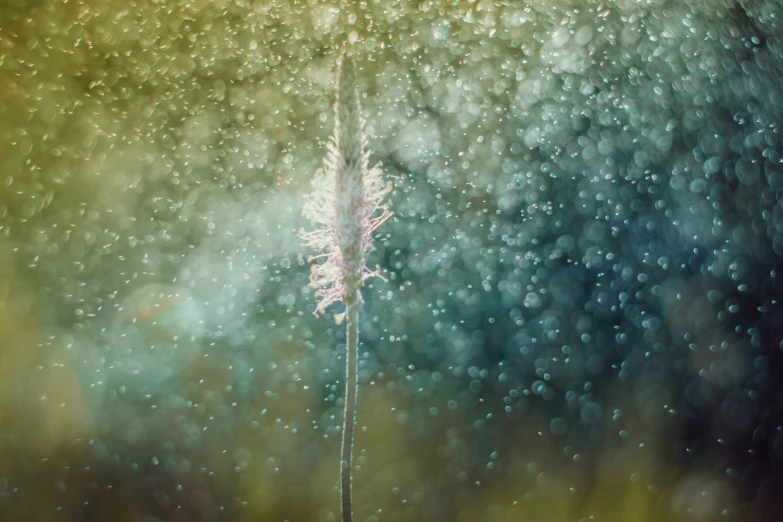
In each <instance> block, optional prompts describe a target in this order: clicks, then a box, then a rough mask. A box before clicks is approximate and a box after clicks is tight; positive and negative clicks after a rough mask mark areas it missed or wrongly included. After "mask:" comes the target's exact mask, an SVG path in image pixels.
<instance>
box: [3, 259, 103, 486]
mask: <svg viewBox="0 0 783 522" xmlns="http://www.w3.org/2000/svg"><path fill="white" fill-rule="evenodd" d="M0 343H1V344H0V425H2V426H4V431H5V433H4V437H3V442H4V444H3V445H4V446H6V448H5V449H6V451H8V450H9V449H12V450H13V451H14V452H18V451H20V450H24V451H26V452H30V453H31V454H33V455H39V456H45V455H47V454H49V453H50V452H52V451H53V450H55V449H57V448H58V447H60V446H61V445H63V444H69V443H73V442H74V441H76V440H78V439H85V438H89V437H92V436H94V433H95V426H94V424H93V422H92V419H91V418H90V415H89V413H88V411H87V408H86V405H85V403H84V400H83V397H82V393H81V391H80V389H79V384H78V382H77V380H76V377H75V375H74V373H73V371H72V369H71V366H70V363H69V361H68V357H67V356H66V354H65V353H63V351H62V350H59V349H56V348H55V349H51V350H50V349H46V348H43V347H42V346H41V344H40V339H39V324H38V303H37V301H36V299H35V295H34V293H33V292H32V291H31V289H30V288H29V287H28V286H26V285H25V284H24V283H22V282H21V279H20V278H19V277H18V276H17V275H16V274H14V271H13V269H12V267H11V264H10V262H9V256H8V253H7V252H5V251H4V250H3V249H2V245H1V244H0ZM4 455H7V453H5V452H4ZM10 469H11V462H10V461H9V459H3V458H2V457H0V474H8V472H9V471H10Z"/></svg>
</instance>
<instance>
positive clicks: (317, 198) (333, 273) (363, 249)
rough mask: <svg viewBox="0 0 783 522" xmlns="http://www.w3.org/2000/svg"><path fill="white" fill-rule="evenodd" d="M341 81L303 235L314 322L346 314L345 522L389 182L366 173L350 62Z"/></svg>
mask: <svg viewBox="0 0 783 522" xmlns="http://www.w3.org/2000/svg"><path fill="white" fill-rule="evenodd" d="M338 66H339V70H340V75H339V79H338V84H337V100H336V101H335V109H334V130H333V132H332V136H331V139H330V140H329V145H328V151H327V154H326V157H325V158H324V163H323V167H322V168H321V169H319V170H318V171H317V172H316V173H315V175H314V176H313V184H312V192H311V193H310V194H309V195H308V196H307V201H306V203H305V205H304V210H303V214H304V216H305V217H306V218H308V219H309V220H310V221H311V222H313V223H314V224H315V229H314V230H311V231H307V232H300V235H301V237H302V238H303V239H304V240H305V243H306V245H307V246H309V247H310V248H312V249H314V250H315V251H317V252H319V254H317V255H315V256H312V257H311V258H310V261H313V260H318V259H323V262H321V263H317V262H316V263H313V265H312V266H311V267H310V287H311V288H313V289H314V290H315V296H316V298H317V299H318V306H317V308H316V312H315V313H316V315H318V314H319V313H321V314H322V313H324V312H325V311H326V308H327V307H328V306H329V305H331V304H333V303H336V302H338V301H342V302H343V303H344V304H345V312H343V313H340V314H336V315H335V321H336V322H337V323H338V324H340V323H341V322H342V321H343V319H345V318H346V317H347V318H348V321H347V325H346V329H347V335H346V343H345V345H346V346H345V347H346V357H345V406H344V410H343V430H342V445H341V453H340V469H341V471H340V495H341V509H342V521H343V522H351V521H352V519H353V509H352V500H351V469H352V464H353V434H354V426H355V424H356V398H357V395H358V391H359V384H358V380H357V368H356V361H357V358H358V357H357V356H358V350H359V322H358V317H359V306H360V305H361V303H362V296H361V288H362V284H363V283H364V281H365V280H367V279H368V278H370V277H374V276H380V274H379V273H378V271H377V270H370V269H369V268H367V255H368V253H369V251H370V248H371V247H372V235H373V232H375V230H376V229H377V228H378V227H379V226H380V225H381V224H382V223H383V222H384V221H386V220H387V219H389V217H390V216H391V212H390V211H389V206H388V204H387V203H384V198H385V197H386V195H387V194H388V193H389V192H390V191H391V189H392V187H391V183H384V181H383V175H382V172H381V169H380V167H379V166H378V165H376V166H374V167H372V168H369V159H370V151H369V149H368V147H367V135H366V134H365V132H364V119H363V118H362V115H361V106H360V103H359V89H358V87H357V85H356V71H355V65H354V63H353V60H352V59H351V57H350V56H348V55H346V54H343V55H342V57H341V58H340V62H339V63H338Z"/></svg>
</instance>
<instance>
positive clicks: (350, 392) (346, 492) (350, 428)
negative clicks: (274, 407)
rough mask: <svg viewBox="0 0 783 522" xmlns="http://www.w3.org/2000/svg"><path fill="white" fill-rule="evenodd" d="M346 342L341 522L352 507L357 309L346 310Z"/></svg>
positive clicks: (346, 520)
mask: <svg viewBox="0 0 783 522" xmlns="http://www.w3.org/2000/svg"><path fill="white" fill-rule="evenodd" d="M346 328H347V335H346V340H345V408H344V409H343V443H342V448H341V450H340V466H341V470H340V490H341V497H342V515H343V520H342V522H351V521H352V520H353V511H352V506H351V469H352V467H353V432H354V424H355V423H356V396H357V395H358V392H359V381H358V379H357V375H356V371H357V368H356V364H357V358H358V353H359V306H358V303H357V304H356V305H355V306H350V307H349V310H348V324H347V325H346Z"/></svg>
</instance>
